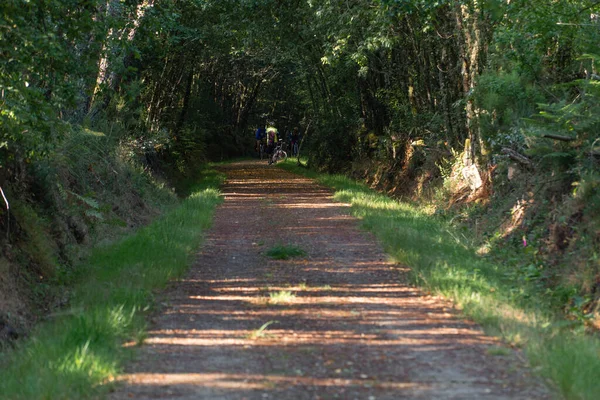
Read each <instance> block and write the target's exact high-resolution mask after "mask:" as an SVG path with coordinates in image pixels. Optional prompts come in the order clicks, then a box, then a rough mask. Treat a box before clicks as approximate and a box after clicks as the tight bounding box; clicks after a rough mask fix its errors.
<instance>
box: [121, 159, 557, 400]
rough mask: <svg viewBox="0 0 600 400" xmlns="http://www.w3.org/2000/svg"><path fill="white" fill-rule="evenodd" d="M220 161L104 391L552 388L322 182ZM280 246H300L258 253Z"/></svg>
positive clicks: (185, 393)
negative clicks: (147, 323) (186, 257)
mask: <svg viewBox="0 0 600 400" xmlns="http://www.w3.org/2000/svg"><path fill="white" fill-rule="evenodd" d="M221 168H222V170H223V172H225V173H226V174H227V177H228V179H227V182H226V184H225V185H224V187H223V189H222V190H223V194H224V197H225V202H224V203H223V204H222V205H221V206H220V207H219V208H218V209H217V211H216V215H215V223H214V226H213V227H212V228H211V229H210V231H209V232H208V233H207V238H206V241H205V244H204V246H203V248H202V249H201V251H200V252H199V254H198V257H197V260H196V262H195V263H194V265H193V267H192V268H191V270H190V272H189V274H188V275H187V277H185V279H183V280H181V281H179V282H175V283H173V285H171V287H170V289H169V290H168V291H167V293H166V294H165V295H164V298H163V304H164V307H162V310H161V311H160V313H158V314H157V315H156V316H155V318H154V319H153V321H152V324H151V328H150V331H149V335H148V339H147V340H146V342H145V344H144V345H143V346H141V348H140V349H139V350H138V353H139V355H138V357H137V359H136V361H134V362H133V363H131V364H130V365H129V366H128V367H127V369H126V373H124V374H123V375H122V376H121V377H120V378H119V379H120V380H121V381H122V384H121V385H120V386H119V388H118V390H117V391H116V392H114V393H112V395H111V398H114V399H131V398H135V399H159V398H160V399H166V398H168V399H211V400H215V399H232V400H233V399H235V400H242V399H276V400H282V399H337V398H339V399H365V400H367V399H390V400H391V399H394V400H395V399H403V398H407V399H546V398H551V396H550V395H549V392H548V391H547V390H546V389H544V387H543V386H542V385H540V384H539V383H537V380H536V379H535V378H532V377H531V375H530V373H529V372H528V370H527V369H526V367H525V366H524V365H523V363H522V362H520V361H519V359H518V358H517V357H516V356H515V354H514V353H512V352H511V351H490V348H496V347H497V346H501V344H500V343H498V342H497V340H496V339H493V338H490V337H487V336H485V335H484V334H483V333H482V332H481V330H480V329H479V328H478V327H477V326H476V325H475V324H473V323H471V322H468V321H464V320H462V319H460V318H457V316H456V313H455V312H454V311H453V310H452V308H451V305H450V304H449V303H447V302H445V301H443V300H441V299H438V298H435V297H432V296H428V295H425V294H423V293H422V292H420V291H419V290H418V289H415V288H413V287H410V286H408V285H407V284H406V283H405V279H404V272H403V271H404V270H403V268H402V267H400V266H398V265H396V264H394V263H393V262H390V261H388V258H387V256H386V255H385V254H384V253H383V251H382V249H381V247H380V246H379V245H378V244H377V242H376V241H375V239H374V238H373V237H372V236H371V235H370V234H368V233H365V232H363V231H361V230H359V229H358V228H357V220H356V219H355V218H353V217H350V216H348V205H347V204H340V203H336V202H334V201H333V200H332V195H331V192H330V191H329V190H327V189H325V188H323V187H320V186H318V185H316V184H315V183H314V182H312V181H311V180H309V179H306V178H303V177H300V176H297V175H293V174H291V173H288V172H285V171H283V170H281V169H278V168H275V167H269V166H267V165H266V163H264V162H262V163H259V162H252V161H246V162H238V163H235V164H231V165H226V166H223V167H221ZM278 244H283V245H288V244H289V245H294V246H297V247H299V248H301V249H303V250H304V251H305V252H306V256H304V257H299V258H292V259H290V260H282V261H276V260H271V259H269V258H268V257H266V255H265V252H266V251H267V250H268V249H270V248H272V247H273V246H275V245H278ZM261 327H262V328H263V330H260V328H261ZM496 353H500V354H502V355H493V354H496Z"/></svg>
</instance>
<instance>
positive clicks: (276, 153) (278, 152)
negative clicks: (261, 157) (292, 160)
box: [269, 139, 287, 165]
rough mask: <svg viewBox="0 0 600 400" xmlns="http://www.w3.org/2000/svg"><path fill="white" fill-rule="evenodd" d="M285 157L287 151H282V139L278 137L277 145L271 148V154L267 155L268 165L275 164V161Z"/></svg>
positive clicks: (283, 159)
mask: <svg viewBox="0 0 600 400" xmlns="http://www.w3.org/2000/svg"><path fill="white" fill-rule="evenodd" d="M286 159H287V153H286V152H285V151H283V140H282V139H279V142H278V143H277V146H275V148H274V149H273V155H272V156H271V157H269V165H271V164H275V163H276V162H277V161H280V160H282V161H285V160H286Z"/></svg>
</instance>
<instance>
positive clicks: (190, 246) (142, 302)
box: [0, 170, 221, 399]
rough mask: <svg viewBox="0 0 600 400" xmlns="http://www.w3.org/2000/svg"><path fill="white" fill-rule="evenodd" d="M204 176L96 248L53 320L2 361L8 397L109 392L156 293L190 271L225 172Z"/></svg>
mask: <svg viewBox="0 0 600 400" xmlns="http://www.w3.org/2000/svg"><path fill="white" fill-rule="evenodd" d="M204 175H205V179H204V180H203V181H202V182H201V184H199V185H197V186H196V187H195V189H194V192H193V193H192V194H191V195H190V196H189V197H188V198H187V199H185V200H184V201H183V202H182V203H181V205H180V206H179V207H177V208H176V209H173V210H172V211H169V212H168V213H166V214H165V215H164V216H162V217H161V218H159V219H158V220H156V221H155V222H153V223H152V224H150V225H148V226H146V227H144V228H142V229H140V230H139V231H138V232H137V233H136V234H134V235H132V236H129V237H126V238H124V239H123V240H121V241H119V242H117V243H115V244H110V245H105V246H99V247H96V248H95V249H94V250H93V252H92V254H91V255H90V257H89V258H88V259H87V261H86V262H85V263H84V264H83V265H81V266H79V268H78V271H79V272H78V274H77V276H75V277H74V278H73V279H74V281H75V282H76V283H75V285H74V287H73V295H72V297H71V301H70V306H69V307H68V308H66V309H64V310H63V311H60V312H58V313H56V314H54V315H50V316H49V317H48V321H47V322H45V323H42V324H40V325H39V326H38V327H37V328H36V329H35V330H34V331H33V332H32V334H31V336H30V338H29V339H27V340H25V341H23V342H21V343H19V344H18V345H17V348H16V349H14V351H12V352H9V353H7V354H4V355H3V356H2V359H1V360H0V364H1V365H5V366H6V368H5V369H4V370H2V371H0V393H1V396H0V397H2V398H8V399H81V398H96V397H98V396H100V395H101V394H102V393H105V392H106V391H107V390H108V389H109V388H110V385H107V383H109V382H111V381H112V380H113V378H114V377H115V376H116V375H117V374H118V373H119V372H120V371H121V365H122V362H123V361H124V360H125V359H126V358H127V357H128V354H129V353H128V351H127V350H126V349H124V348H123V346H122V343H123V342H124V341H131V342H132V343H141V342H142V341H143V339H144V331H145V322H144V321H145V319H144V316H145V315H146V313H147V312H148V311H149V310H151V309H152V307H153V295H154V293H155V292H156V291H157V290H160V289H161V288H164V287H165V285H166V284H167V282H169V280H171V279H174V278H177V277H180V276H181V275H182V274H183V273H184V272H185V271H186V269H187V267H188V265H189V261H190V255H191V254H192V252H193V251H194V250H195V249H196V248H197V247H198V246H199V245H200V242H201V240H202V234H203V232H204V231H205V230H206V229H207V227H208V226H209V225H210V223H211V220H212V214H213V210H214V208H215V206H216V205H217V203H219V201H220V196H219V193H218V191H217V189H216V188H217V186H218V185H219V183H220V182H221V176H220V175H218V174H216V173H214V171H210V170H207V171H205V174H204Z"/></svg>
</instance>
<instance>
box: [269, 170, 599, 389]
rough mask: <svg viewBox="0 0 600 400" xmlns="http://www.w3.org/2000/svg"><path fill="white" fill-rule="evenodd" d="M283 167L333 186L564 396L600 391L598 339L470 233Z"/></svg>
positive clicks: (400, 253)
mask: <svg viewBox="0 0 600 400" xmlns="http://www.w3.org/2000/svg"><path fill="white" fill-rule="evenodd" d="M281 166H282V167H283V168H285V169H287V170H290V171H293V172H296V173H300V174H303V175H305V176H309V177H312V178H315V179H317V181H318V182H319V183H321V184H324V185H326V186H329V187H331V188H332V189H334V191H335V199H336V200H338V201H342V202H347V203H350V204H351V205H352V208H351V210H352V211H351V212H352V214H353V215H355V216H357V217H359V218H360V219H361V223H362V225H363V226H364V227H365V228H366V229H368V230H370V231H372V232H374V233H375V234H376V235H377V236H378V238H379V239H380V240H381V242H382V243H383V245H384V246H385V248H386V251H387V252H388V253H389V254H391V255H392V256H393V257H394V258H395V260H396V261H397V262H398V263H401V264H405V265H408V266H410V271H411V273H410V275H411V279H412V282H413V283H414V284H416V285H419V286H421V287H423V288H426V289H427V290H429V291H431V292H435V293H438V294H441V295H443V296H445V297H447V298H450V299H452V300H453V301H454V302H455V304H456V305H457V306H458V307H459V308H460V309H462V311H463V312H464V314H465V315H467V316H469V317H471V318H473V319H474V320H475V321H477V322H478V323H480V324H481V325H482V326H483V327H484V328H485V329H486V331H487V332H488V333H490V334H494V335H497V336H500V337H502V338H503V339H504V340H505V341H507V342H508V343H509V344H511V345H513V346H515V347H520V348H523V349H524V350H525V352H526V354H527V355H528V357H529V360H530V362H531V364H532V366H533V367H534V368H535V369H536V370H539V372H540V373H541V374H542V375H543V376H545V377H547V378H549V379H550V380H551V382H552V384H553V385H554V386H555V388H556V389H557V390H558V391H559V392H560V393H561V394H562V395H563V396H565V397H566V398H569V399H592V398H596V396H597V394H598V393H600V381H599V380H598V379H597V371H599V370H600V341H599V340H598V338H596V337H593V336H589V335H586V334H585V333H584V330H583V329H581V323H580V322H578V321H571V320H566V319H564V318H563V317H562V315H561V314H560V313H559V312H558V310H556V309H555V308H554V307H553V305H552V302H551V301H547V300H546V299H547V298H548V297H549V296H547V295H546V296H545V294H544V292H543V288H541V287H540V286H539V285H536V284H535V280H532V281H531V282H528V281H526V280H523V279H521V277H522V274H521V273H520V272H519V273H517V272H518V271H514V270H512V269H511V265H504V264H502V262H501V260H498V259H493V258H491V257H486V256H484V255H480V254H478V252H477V250H478V249H477V248H476V247H475V246H474V244H475V240H474V239H473V234H472V233H471V232H468V231H464V230H459V229H456V228H455V227H453V226H452V225H451V224H450V223H449V222H448V221H447V220H445V219H442V218H439V217H437V216H435V215H431V214H430V213H429V212H425V210H423V209H421V208H419V207H418V206H417V205H414V204H409V203H405V202H398V201H395V200H393V199H391V198H389V197H387V196H384V195H382V194H379V193H377V192H375V191H373V190H371V189H369V188H368V187H366V186H365V185H363V184H360V183H357V182H355V181H352V180H350V179H348V178H346V177H344V176H339V175H321V174H317V173H315V172H313V171H309V170H306V169H303V168H299V167H297V166H295V165H294V163H293V162H287V163H285V164H281ZM523 251H526V248H524V249H523ZM533 272H534V271H532V272H531V273H533Z"/></svg>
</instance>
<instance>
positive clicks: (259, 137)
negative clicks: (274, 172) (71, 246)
mask: <svg viewBox="0 0 600 400" xmlns="http://www.w3.org/2000/svg"><path fill="white" fill-rule="evenodd" d="M266 135H267V130H266V128H265V124H262V125H261V126H259V127H258V128H257V129H256V132H255V133H254V137H255V139H256V143H255V144H254V151H256V152H257V153H258V152H259V151H260V143H261V142H262V141H263V139H264V138H265V136H266Z"/></svg>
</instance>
